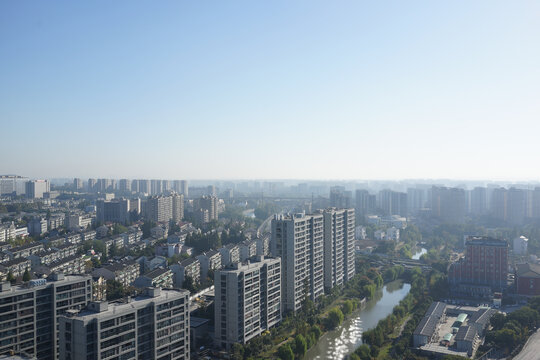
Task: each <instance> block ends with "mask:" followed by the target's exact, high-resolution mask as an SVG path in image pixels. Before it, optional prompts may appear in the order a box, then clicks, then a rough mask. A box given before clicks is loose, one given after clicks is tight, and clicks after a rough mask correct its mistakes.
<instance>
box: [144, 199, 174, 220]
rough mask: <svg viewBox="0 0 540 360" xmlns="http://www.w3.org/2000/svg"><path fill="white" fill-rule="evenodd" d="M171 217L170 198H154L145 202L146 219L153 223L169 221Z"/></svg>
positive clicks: (171, 206)
mask: <svg viewBox="0 0 540 360" xmlns="http://www.w3.org/2000/svg"><path fill="white" fill-rule="evenodd" d="M172 216H173V201H172V197H171V196H155V197H151V198H149V199H148V200H146V217H147V218H148V219H149V220H152V221H154V222H162V221H169V220H170V219H172Z"/></svg>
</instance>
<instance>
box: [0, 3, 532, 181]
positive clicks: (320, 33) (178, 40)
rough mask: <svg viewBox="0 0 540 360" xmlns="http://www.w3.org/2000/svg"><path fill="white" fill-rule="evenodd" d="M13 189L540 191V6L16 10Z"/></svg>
mask: <svg viewBox="0 0 540 360" xmlns="http://www.w3.org/2000/svg"><path fill="white" fill-rule="evenodd" d="M0 125H1V126H0V129H1V135H2V136H1V140H0V173H16V174H20V175H26V176H30V177H63V176H65V177H70V176H80V177H117V178H119V177H130V178H135V177H145V178H150V177H152V178H171V179H172V178H188V179H197V178H302V179H310V178H313V179H315V178H322V179H402V178H461V179H536V180H537V179H539V178H540V167H539V166H538V164H539V161H540V140H539V138H540V136H539V135H540V2H537V1H493V0H490V1H402V0H400V1H369V2H367V1H365V2H362V1H313V0H309V1H277V0H272V1H8V0H6V1H2V2H0Z"/></svg>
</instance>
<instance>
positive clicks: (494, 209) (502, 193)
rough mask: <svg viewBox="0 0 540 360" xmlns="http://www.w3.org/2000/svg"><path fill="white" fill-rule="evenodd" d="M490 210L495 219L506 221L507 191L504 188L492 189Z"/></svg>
mask: <svg viewBox="0 0 540 360" xmlns="http://www.w3.org/2000/svg"><path fill="white" fill-rule="evenodd" d="M490 210H491V215H492V216H493V217H494V218H495V219H497V220H501V221H507V220H508V190H506V189H505V188H497V189H493V192H492V194H491V208H490Z"/></svg>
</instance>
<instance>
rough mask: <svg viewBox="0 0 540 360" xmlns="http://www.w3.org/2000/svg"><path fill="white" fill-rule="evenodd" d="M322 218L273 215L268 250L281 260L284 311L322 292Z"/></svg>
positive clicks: (316, 297) (295, 309)
mask: <svg viewBox="0 0 540 360" xmlns="http://www.w3.org/2000/svg"><path fill="white" fill-rule="evenodd" d="M323 247H324V219H323V215H322V214H313V215H305V214H302V213H301V214H295V215H276V216H275V217H274V219H272V238H271V242H270V250H271V253H272V255H273V256H275V257H280V258H281V274H282V275H281V283H282V293H281V298H282V304H283V307H282V308H283V310H284V311H298V310H299V309H300V308H301V307H302V302H303V301H304V300H305V299H306V298H310V299H311V300H316V299H318V298H319V297H320V296H321V295H323V293H324V255H323V251H324V250H323Z"/></svg>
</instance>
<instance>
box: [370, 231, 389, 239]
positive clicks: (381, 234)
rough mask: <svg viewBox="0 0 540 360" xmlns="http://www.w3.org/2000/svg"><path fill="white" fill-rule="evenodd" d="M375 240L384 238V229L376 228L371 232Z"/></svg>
mask: <svg viewBox="0 0 540 360" xmlns="http://www.w3.org/2000/svg"><path fill="white" fill-rule="evenodd" d="M373 237H374V238H375V240H384V239H385V238H386V232H385V231H384V230H377V231H375V233H374V234H373Z"/></svg>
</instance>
